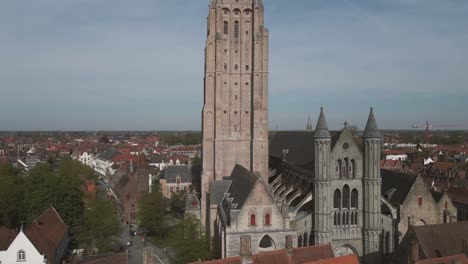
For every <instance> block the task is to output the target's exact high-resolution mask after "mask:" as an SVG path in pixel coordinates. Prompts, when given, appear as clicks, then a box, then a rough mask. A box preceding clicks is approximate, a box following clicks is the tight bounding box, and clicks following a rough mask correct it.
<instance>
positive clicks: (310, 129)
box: [306, 115, 312, 132]
mask: <svg viewBox="0 0 468 264" xmlns="http://www.w3.org/2000/svg"><path fill="white" fill-rule="evenodd" d="M306 131H307V132H312V121H310V115H309V119H307V126H306Z"/></svg>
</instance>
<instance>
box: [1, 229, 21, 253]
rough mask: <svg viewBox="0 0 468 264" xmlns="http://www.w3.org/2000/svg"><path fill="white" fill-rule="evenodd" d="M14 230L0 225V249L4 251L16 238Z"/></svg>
mask: <svg viewBox="0 0 468 264" xmlns="http://www.w3.org/2000/svg"><path fill="white" fill-rule="evenodd" d="M16 235H17V234H16V232H15V231H14V230H11V229H9V228H6V227H4V226H0V251H5V250H7V249H8V247H9V246H10V244H11V242H13V240H14V239H15V238H16Z"/></svg>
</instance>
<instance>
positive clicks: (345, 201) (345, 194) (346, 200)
mask: <svg viewBox="0 0 468 264" xmlns="http://www.w3.org/2000/svg"><path fill="white" fill-rule="evenodd" d="M342 206H343V208H349V186H348V185H345V186H344V187H343V204H342Z"/></svg>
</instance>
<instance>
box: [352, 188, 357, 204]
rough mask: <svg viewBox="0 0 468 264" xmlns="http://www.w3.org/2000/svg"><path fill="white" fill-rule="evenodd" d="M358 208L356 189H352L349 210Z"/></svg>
mask: <svg viewBox="0 0 468 264" xmlns="http://www.w3.org/2000/svg"><path fill="white" fill-rule="evenodd" d="M357 207H358V191H357V190H356V189H353V190H352V191H351V208H357Z"/></svg>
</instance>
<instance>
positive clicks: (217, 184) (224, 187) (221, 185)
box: [210, 180, 232, 205]
mask: <svg viewBox="0 0 468 264" xmlns="http://www.w3.org/2000/svg"><path fill="white" fill-rule="evenodd" d="M231 183H232V181H230V180H221V181H212V182H210V204H213V205H214V204H216V205H218V204H220V203H221V202H222V201H223V199H224V194H225V193H227V192H228V189H229V186H230V185H231Z"/></svg>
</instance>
